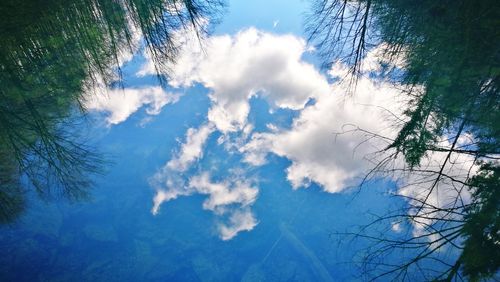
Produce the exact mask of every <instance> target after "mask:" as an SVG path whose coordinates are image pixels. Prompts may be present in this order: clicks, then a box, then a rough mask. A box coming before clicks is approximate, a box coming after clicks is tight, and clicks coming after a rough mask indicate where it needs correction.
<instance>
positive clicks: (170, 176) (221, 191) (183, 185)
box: [152, 171, 259, 240]
mask: <svg viewBox="0 0 500 282" xmlns="http://www.w3.org/2000/svg"><path fill="white" fill-rule="evenodd" d="M155 177H156V179H154V180H153V182H155V183H156V185H158V184H159V183H158V182H157V181H158V180H163V185H162V184H160V186H157V188H158V189H157V192H156V195H155V197H154V199H153V204H154V205H153V208H152V213H153V214H158V212H159V208H160V205H161V204H162V203H164V202H168V201H170V200H173V199H176V198H177V197H179V196H188V195H192V194H201V195H207V199H206V200H205V201H204V202H203V208H204V209H206V210H210V211H212V212H214V213H215V214H216V215H218V216H219V217H221V218H222V217H224V216H229V222H227V223H220V224H219V232H220V236H221V238H222V239H223V240H229V239H231V238H233V237H234V236H236V234H237V233H238V232H240V231H245V230H246V231H248V230H251V229H253V227H254V226H255V225H257V220H256V219H255V217H254V216H253V213H252V212H251V210H250V206H251V205H252V204H253V203H254V202H255V200H256V199H257V195H258V193H259V190H258V189H257V188H256V187H253V186H252V185H251V184H250V183H248V182H246V181H245V180H243V179H240V178H238V177H234V178H232V179H229V180H226V181H222V182H212V181H211V179H210V174H209V173H207V172H204V173H201V174H199V175H195V176H193V177H191V178H190V179H189V180H188V181H182V180H180V181H179V178H177V181H176V180H174V179H175V178H176V177H177V176H176V174H175V173H173V172H172V171H163V172H162V175H161V176H158V175H157V176H155Z"/></svg>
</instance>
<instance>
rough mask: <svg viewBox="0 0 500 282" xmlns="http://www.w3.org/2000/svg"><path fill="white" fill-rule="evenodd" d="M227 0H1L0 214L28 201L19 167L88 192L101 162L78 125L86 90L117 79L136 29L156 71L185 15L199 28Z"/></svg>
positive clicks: (39, 181)
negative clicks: (124, 55) (93, 175)
mask: <svg viewBox="0 0 500 282" xmlns="http://www.w3.org/2000/svg"><path fill="white" fill-rule="evenodd" d="M220 4H221V3H219V1H217V0H200V1H198V0H124V1H115V0H48V1H41V0H27V1H14V0H5V1H2V2H1V3H0V13H1V14H2V17H1V18H0V37H1V38H2V41H1V43H0V85H1V88H0V99H1V100H2V103H0V152H1V154H0V167H1V168H2V173H3V174H2V175H1V177H0V204H1V207H0V221H6V220H4V219H7V218H9V217H7V216H4V215H6V214H19V211H20V210H21V207H22V206H23V204H22V203H23V201H22V197H23V196H22V193H21V190H22V189H21V188H20V187H21V186H22V185H21V184H20V182H19V178H20V177H21V176H26V177H27V179H28V180H29V185H28V186H31V187H34V188H35V189H36V191H37V192H39V193H40V195H44V196H45V195H49V194H53V193H54V192H56V193H57V194H62V195H64V196H67V197H69V198H71V199H80V198H83V197H86V196H87V194H88V188H90V186H91V184H92V183H91V181H90V180H89V179H90V175H91V174H94V173H100V172H101V171H102V169H103V164H104V162H103V159H102V158H101V156H100V155H99V154H97V153H96V152H95V151H94V149H93V148H91V147H88V146H87V145H86V143H85V141H83V140H82V137H83V136H81V135H79V134H78V132H77V130H74V129H75V128H78V126H75V125H76V124H74V123H76V122H80V121H81V116H82V114H84V109H83V108H82V105H83V103H82V102H83V101H84V100H85V99H86V98H87V97H86V94H88V92H89V91H87V90H89V89H92V88H93V86H94V85H96V84H97V83H102V82H103V83H106V84H109V83H110V82H113V81H116V80H119V77H118V76H117V75H116V70H117V69H118V74H119V73H120V71H119V60H120V59H119V58H120V55H122V54H123V53H125V52H131V51H132V50H135V48H136V47H139V46H134V44H136V43H135V42H134V40H133V38H134V36H136V35H137V34H134V33H141V34H140V35H142V36H143V38H144V41H145V42H146V43H145V46H144V48H147V49H148V50H149V51H150V53H151V54H152V58H153V61H154V62H155V63H156V67H157V70H158V72H162V73H166V72H167V71H168V70H166V69H165V66H166V65H167V63H168V62H172V61H173V60H174V59H175V55H176V50H177V46H176V42H174V39H173V37H172V33H173V32H174V31H175V30H176V29H179V28H182V27H186V25H188V24H194V25H195V26H197V27H198V28H199V27H200V25H201V18H202V17H205V16H209V15H210V13H212V12H215V11H217V10H218V8H219V6H220ZM140 35H139V36H140ZM100 94H101V95H103V94H104V93H100ZM6 168H8V169H6ZM16 191H17V192H16ZM16 207H19V208H16ZM4 211H5V212H4ZM12 218H14V217H12Z"/></svg>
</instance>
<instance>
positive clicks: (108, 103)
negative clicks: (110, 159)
mask: <svg viewBox="0 0 500 282" xmlns="http://www.w3.org/2000/svg"><path fill="white" fill-rule="evenodd" d="M179 97H180V95H179V94H173V93H168V92H166V91H165V90H163V88H161V87H159V86H151V87H143V88H125V89H107V90H104V89H101V90H100V91H98V92H97V93H96V94H94V95H88V98H87V100H86V101H85V103H84V106H85V107H86V109H88V110H91V111H99V112H105V113H106V114H107V117H106V122H107V123H108V124H110V125H114V124H118V123H121V122H123V121H125V120H126V119H127V118H128V117H129V116H130V115H131V114H133V113H135V112H136V111H138V110H139V109H140V108H141V107H142V106H144V105H147V106H148V107H147V108H146V113H147V114H148V115H157V114H159V113H160V111H161V109H162V107H163V106H165V105H166V104H172V103H175V102H177V101H178V100H179Z"/></svg>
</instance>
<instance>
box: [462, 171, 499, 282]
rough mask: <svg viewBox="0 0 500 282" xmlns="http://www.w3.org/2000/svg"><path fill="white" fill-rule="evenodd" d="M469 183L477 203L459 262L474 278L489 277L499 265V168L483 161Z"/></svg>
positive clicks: (466, 227)
mask: <svg viewBox="0 0 500 282" xmlns="http://www.w3.org/2000/svg"><path fill="white" fill-rule="evenodd" d="M469 184H470V186H471V187H473V188H472V190H473V197H474V203H475V204H474V205H472V206H470V207H469V208H468V209H467V215H466V216H465V220H466V223H465V225H464V227H463V228H462V233H463V235H464V236H465V237H466V240H465V242H464V250H463V252H462V255H461V257H460V259H459V261H460V262H461V264H462V268H463V272H464V274H465V275H467V276H468V277H470V279H471V280H472V281H479V280H480V279H484V278H488V277H491V276H493V275H495V274H496V272H497V270H498V269H499V268H500V187H499V186H500V167H499V166H495V165H492V164H488V163H486V164H483V165H482V166H481V169H480V172H479V173H478V174H477V175H475V176H474V177H472V178H471V179H470V181H469Z"/></svg>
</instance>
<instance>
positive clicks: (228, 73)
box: [141, 28, 330, 132]
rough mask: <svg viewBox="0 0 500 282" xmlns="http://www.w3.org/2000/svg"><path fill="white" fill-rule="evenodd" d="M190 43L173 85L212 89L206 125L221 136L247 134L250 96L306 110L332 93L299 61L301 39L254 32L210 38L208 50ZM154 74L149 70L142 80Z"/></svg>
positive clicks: (174, 68)
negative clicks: (316, 99)
mask: <svg viewBox="0 0 500 282" xmlns="http://www.w3.org/2000/svg"><path fill="white" fill-rule="evenodd" d="M186 36H187V37H192V36H193V35H189V34H188V35H186ZM192 41H194V40H192ZM192 41H189V40H186V42H188V43H186V47H185V48H184V49H183V51H181V53H180V55H179V58H178V60H177V63H176V64H175V65H173V66H172V74H171V75H170V82H169V83H170V84H171V85H172V86H174V87H180V86H190V85H192V84H193V83H194V82H198V83H201V84H203V85H204V86H205V87H207V88H209V89H211V90H212V93H211V94H210V98H211V100H212V105H211V108H210V110H209V113H208V119H209V121H210V122H213V123H214V125H215V126H216V127H217V129H218V130H219V131H221V132H232V131H238V130H241V129H242V128H244V126H245V125H246V122H247V116H248V113H249V111H250V105H249V102H248V101H249V99H250V98H251V97H252V96H255V95H261V96H263V97H265V98H267V100H268V101H269V102H270V104H271V105H272V106H273V107H281V108H290V109H302V108H303V107H304V105H305V104H306V102H307V101H308V99H309V98H311V97H315V96H317V95H319V94H320V93H321V92H329V91H330V89H329V86H328V83H327V82H326V80H325V79H324V78H323V77H322V76H321V74H320V73H319V72H318V71H317V70H316V69H315V68H314V66H313V65H311V64H309V63H306V62H304V61H302V60H301V56H302V55H303V53H304V52H306V51H307V46H306V43H305V41H304V40H303V39H301V38H299V37H296V36H293V35H273V34H269V33H265V32H261V31H258V30H256V29H254V28H250V29H247V30H244V31H241V32H239V33H238V34H236V35H235V36H229V35H224V36H214V37H210V38H208V39H207V42H206V44H205V45H204V46H205V47H204V48H201V46H200V45H199V44H196V43H189V42H192ZM194 42H196V41H194ZM152 71H153V70H152V69H151V68H149V67H148V65H146V66H144V67H143V69H142V71H141V74H147V73H151V72H152Z"/></svg>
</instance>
